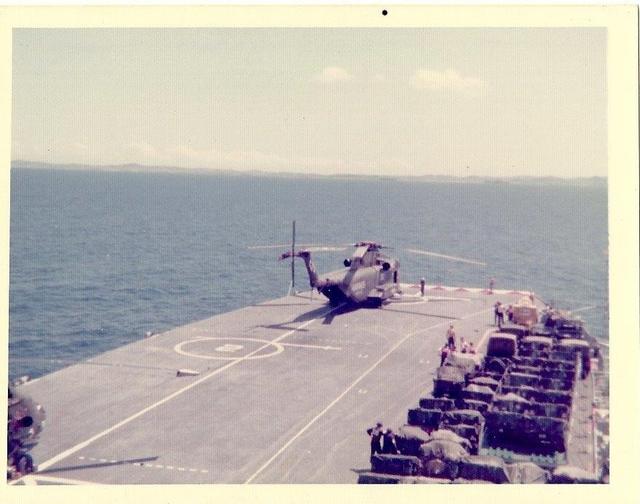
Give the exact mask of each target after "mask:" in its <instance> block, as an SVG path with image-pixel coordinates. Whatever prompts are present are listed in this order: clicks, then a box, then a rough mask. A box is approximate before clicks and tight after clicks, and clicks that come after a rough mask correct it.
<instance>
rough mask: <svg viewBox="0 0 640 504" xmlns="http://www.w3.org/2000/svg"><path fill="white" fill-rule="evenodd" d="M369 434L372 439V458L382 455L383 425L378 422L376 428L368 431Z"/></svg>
mask: <svg viewBox="0 0 640 504" xmlns="http://www.w3.org/2000/svg"><path fill="white" fill-rule="evenodd" d="M367 434H369V436H370V437H371V456H373V455H375V454H376V453H382V435H383V429H382V423H381V422H378V423H377V424H376V426H375V427H371V428H370V429H367Z"/></svg>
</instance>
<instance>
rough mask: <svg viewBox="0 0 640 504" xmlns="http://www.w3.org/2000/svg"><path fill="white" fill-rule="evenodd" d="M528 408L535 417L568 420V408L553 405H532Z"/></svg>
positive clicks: (562, 405) (561, 405)
mask: <svg viewBox="0 0 640 504" xmlns="http://www.w3.org/2000/svg"><path fill="white" fill-rule="evenodd" d="M530 408H531V409H532V410H533V412H534V415H536V416H547V417H552V418H569V413H570V410H569V406H566V405H564V404H553V403H532V404H531V405H530Z"/></svg>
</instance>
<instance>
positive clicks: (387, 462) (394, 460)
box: [371, 454, 422, 476]
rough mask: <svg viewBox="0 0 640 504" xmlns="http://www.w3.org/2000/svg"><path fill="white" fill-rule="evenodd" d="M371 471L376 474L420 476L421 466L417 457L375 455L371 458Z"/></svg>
mask: <svg viewBox="0 0 640 504" xmlns="http://www.w3.org/2000/svg"><path fill="white" fill-rule="evenodd" d="M371 470H372V471H373V472H378V473H385V474H398V475H402V476H413V475H416V474H420V472H421V471H422V464H421V462H420V459H419V458H418V457H413V456H411V455H381V454H376V455H372V457H371Z"/></svg>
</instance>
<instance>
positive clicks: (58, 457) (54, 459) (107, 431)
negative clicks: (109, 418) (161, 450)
mask: <svg viewBox="0 0 640 504" xmlns="http://www.w3.org/2000/svg"><path fill="white" fill-rule="evenodd" d="M342 306H343V305H342V304H340V305H338V306H335V307H333V308H331V309H329V310H327V311H325V312H324V313H323V314H322V315H320V316H319V317H317V318H314V319H311V320H307V321H306V322H304V323H302V324H300V325H299V326H298V327H296V328H295V329H291V330H290V331H287V332H286V333H284V334H281V335H280V336H278V337H277V338H275V339H274V340H271V341H270V342H269V343H268V344H265V345H263V346H261V347H260V348H257V349H256V350H254V351H253V352H251V353H248V354H247V355H244V356H242V357H239V358H237V359H235V360H232V361H230V362H229V363H228V364H225V365H224V366H222V367H219V368H218V369H216V370H215V371H212V372H211V373H209V374H207V375H204V376H203V377H202V378H199V379H198V380H195V381H194V382H192V383H190V384H189V385H186V386H184V387H182V388H181V389H178V390H176V391H175V392H173V393H171V394H169V395H168V396H166V397H164V398H163V399H160V400H159V401H157V402H155V403H153V404H151V405H150V406H147V407H146V408H143V409H141V410H140V411H138V412H137V413H134V414H133V415H130V416H128V417H127V418H125V419H124V420H121V421H120V422H118V423H116V424H115V425H112V426H111V427H109V428H108V429H105V430H103V431H102V432H99V433H97V434H95V435H94V436H92V437H90V438H89V439H87V440H85V441H82V442H81V443H78V444H76V445H74V446H72V447H71V448H68V449H66V450H65V451H63V452H61V453H59V454H58V455H55V456H53V457H51V458H50V459H49V460H46V461H45V462H43V463H41V464H40V465H39V469H40V470H44V469H47V468H49V467H51V466H52V465H54V464H56V463H57V462H59V461H61V460H63V459H65V458H67V457H68V456H70V455H73V454H74V453H76V452H78V451H80V450H82V449H83V448H86V447H87V446H89V445H90V444H91V443H93V442H94V441H96V440H98V439H100V438H102V437H104V436H106V435H107V434H110V433H111V432H113V431H115V430H116V429H119V428H120V427H122V426H123V425H126V424H128V423H130V422H132V421H133V420H135V419H136V418H139V417H141V416H142V415H144V414H145V413H148V412H149V411H151V410H154V409H155V408H157V407H158V406H162V405H163V404H165V403H167V402H169V401H170V400H171V399H173V398H175V397H178V396H179V395H181V394H183V393H184V392H186V391H188V390H191V389H192V388H194V387H196V386H198V385H200V384H201V383H203V382H205V381H207V380H209V379H210V378H212V377H214V376H216V375H218V374H220V373H222V372H224V371H226V370H227V369H230V368H232V367H233V366H236V365H237V364H240V363H241V362H244V361H246V360H249V359H250V357H251V356H252V355H255V354H258V353H259V352H261V351H262V350H264V349H265V348H267V347H268V346H269V345H273V344H276V343H278V342H279V341H281V340H283V339H285V338H287V337H288V336H291V335H292V334H293V333H295V332H297V331H299V330H300V329H304V328H305V327H307V326H308V325H311V324H313V322H315V321H316V320H318V319H319V318H322V317H326V316H327V315H329V314H330V313H331V312H334V311H336V310H338V309H340V308H342Z"/></svg>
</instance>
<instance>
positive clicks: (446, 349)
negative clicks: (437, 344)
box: [440, 343, 449, 367]
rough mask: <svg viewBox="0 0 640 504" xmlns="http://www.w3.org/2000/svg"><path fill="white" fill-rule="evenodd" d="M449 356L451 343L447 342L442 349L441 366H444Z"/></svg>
mask: <svg viewBox="0 0 640 504" xmlns="http://www.w3.org/2000/svg"><path fill="white" fill-rule="evenodd" d="M448 356H449V343H446V344H445V345H443V346H442V348H441V349H440V367H442V366H444V363H445V361H446V360H447V357H448Z"/></svg>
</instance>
